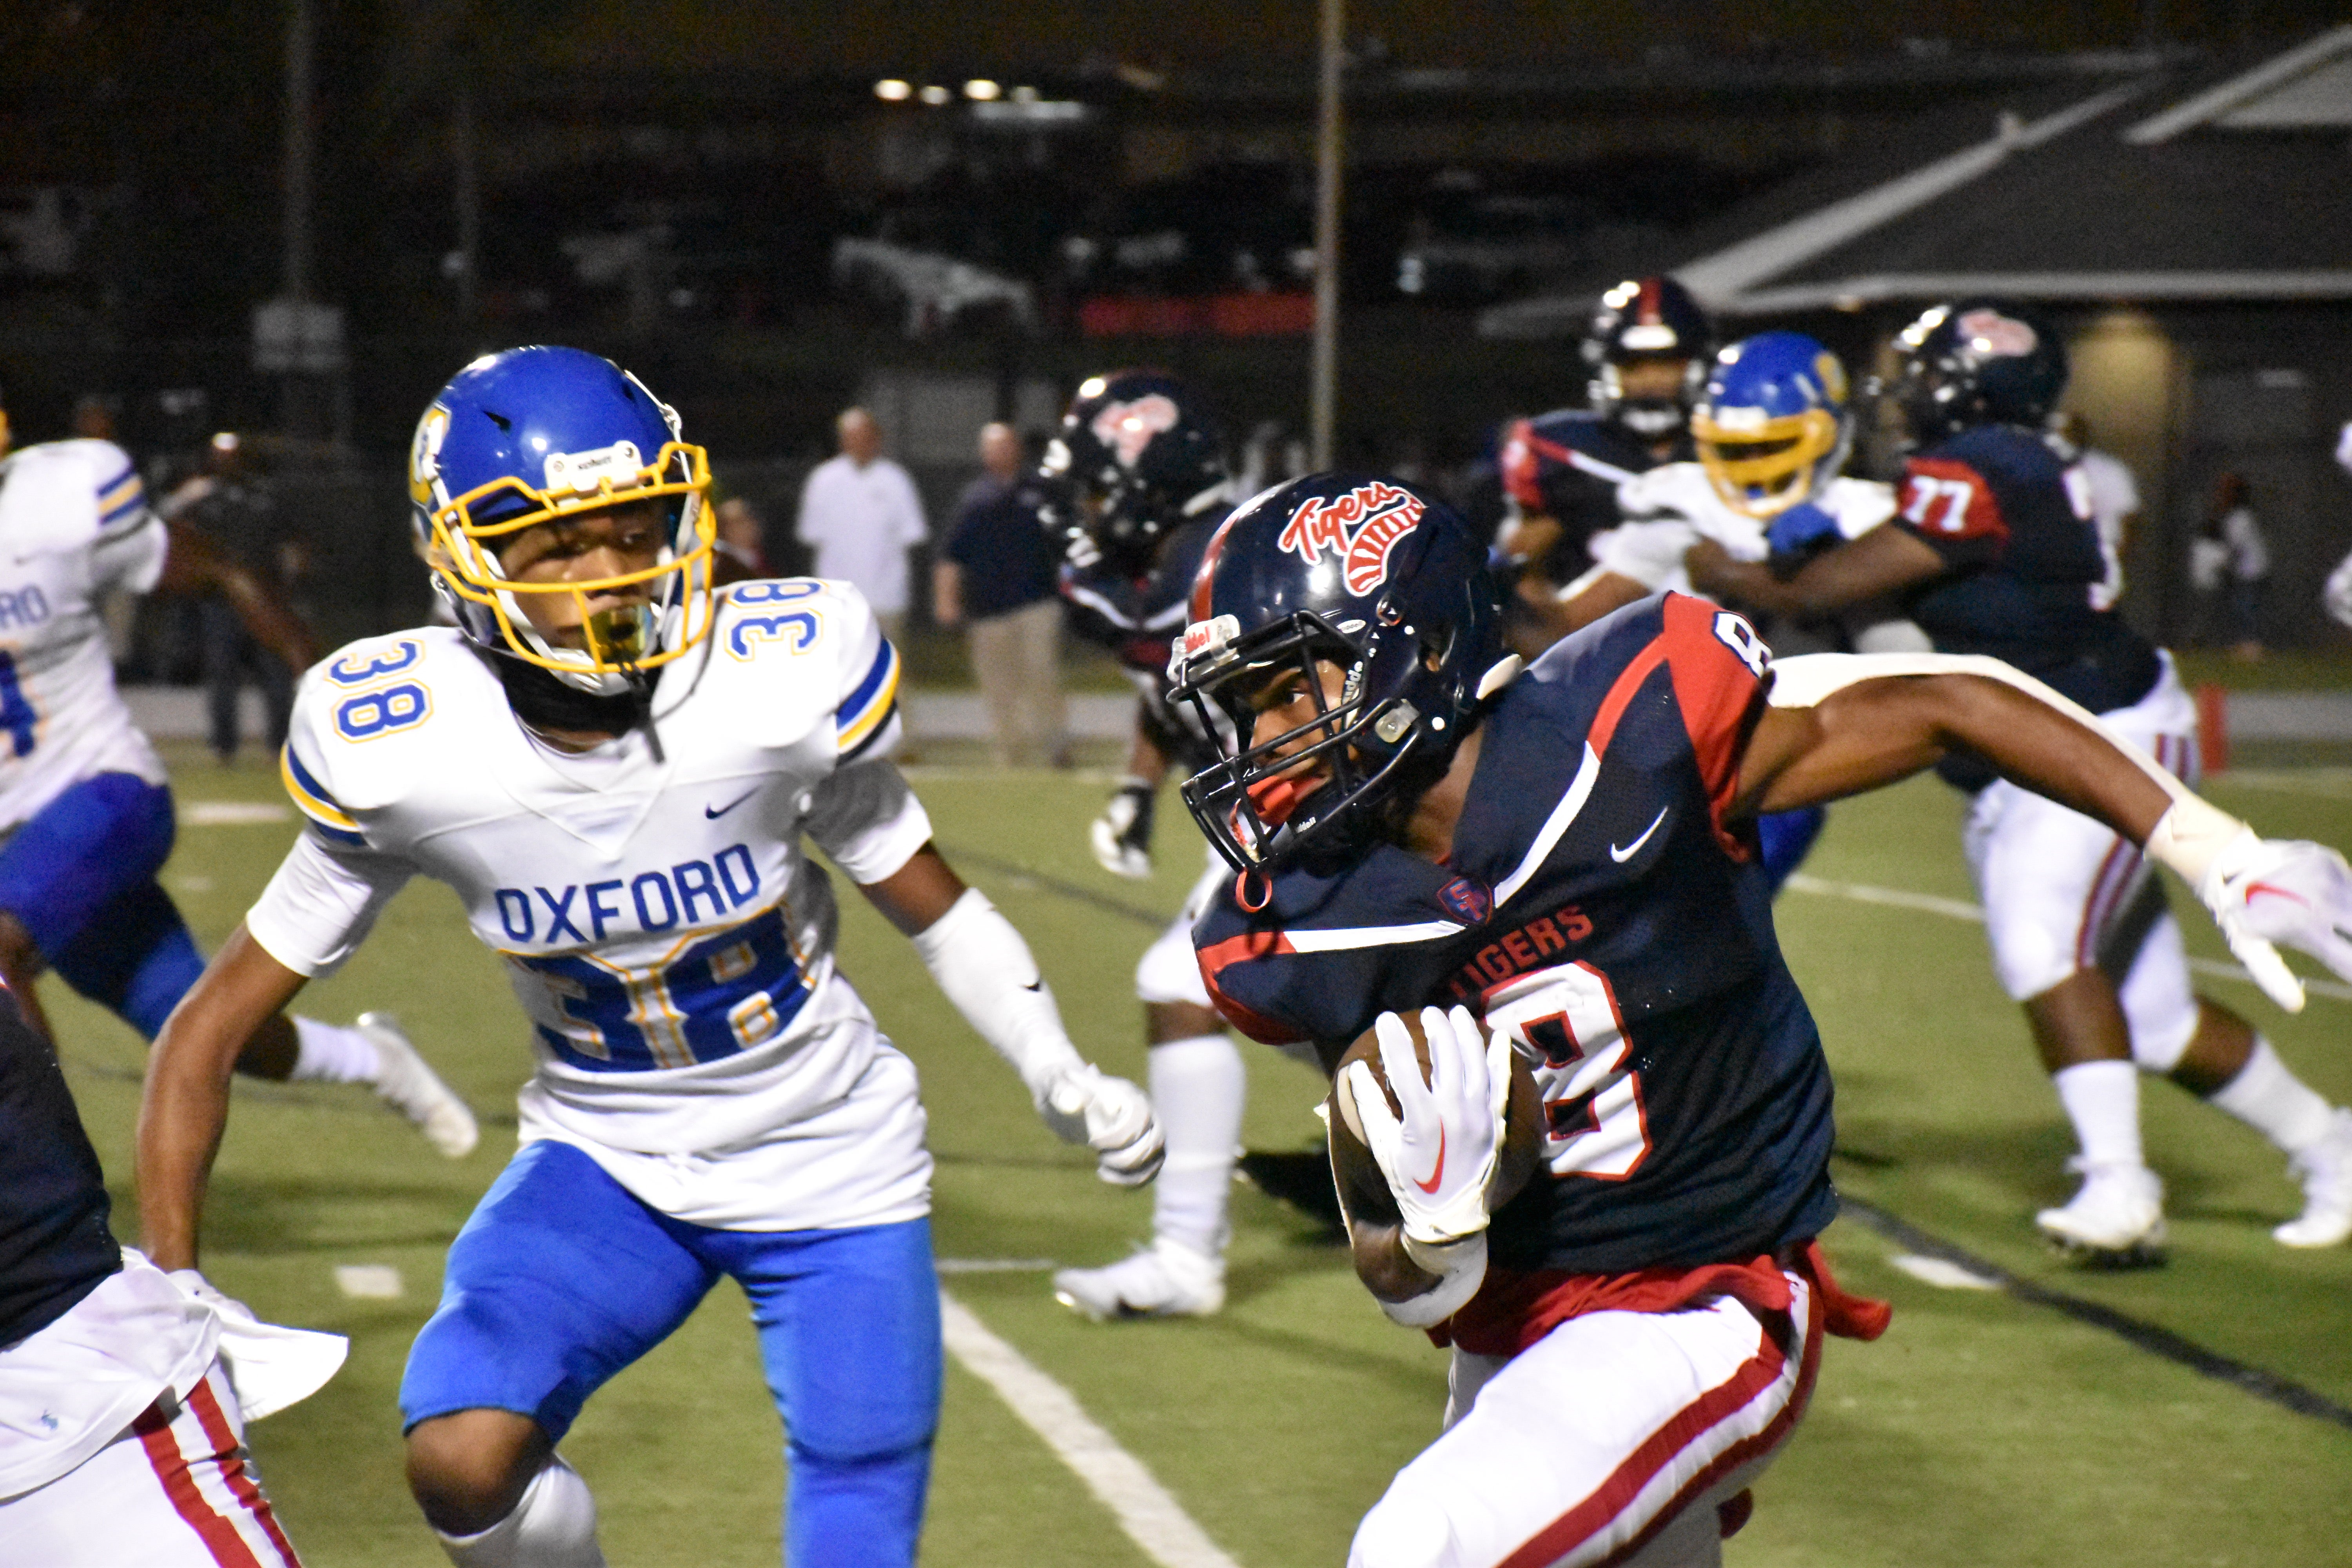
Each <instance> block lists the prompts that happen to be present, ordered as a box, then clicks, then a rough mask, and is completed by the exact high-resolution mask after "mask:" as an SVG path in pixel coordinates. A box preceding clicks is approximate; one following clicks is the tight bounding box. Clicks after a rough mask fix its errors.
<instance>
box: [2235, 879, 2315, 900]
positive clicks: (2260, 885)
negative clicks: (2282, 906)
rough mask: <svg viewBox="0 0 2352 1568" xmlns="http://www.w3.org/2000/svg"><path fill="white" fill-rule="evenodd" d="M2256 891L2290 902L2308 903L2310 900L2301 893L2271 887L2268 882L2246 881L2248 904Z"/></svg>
mask: <svg viewBox="0 0 2352 1568" xmlns="http://www.w3.org/2000/svg"><path fill="white" fill-rule="evenodd" d="M2256 893H2268V894H2269V895H2270V896H2271V897H2272V898H2273V899H2285V900H2290V901H2291V902H2294V903H2298V904H2309V903H2310V902H2311V900H2309V899H2306V898H2305V897H2304V896H2303V895H2302V894H2301V893H2291V892H2289V891H2287V890H2286V889H2284V888H2273V887H2272V886H2271V885H2270V884H2269V883H2268V882H2251V883H2248V884H2247V886H2246V902H2248V903H2250V904H2251V903H2252V902H2253V901H2254V895H2255V894H2256Z"/></svg>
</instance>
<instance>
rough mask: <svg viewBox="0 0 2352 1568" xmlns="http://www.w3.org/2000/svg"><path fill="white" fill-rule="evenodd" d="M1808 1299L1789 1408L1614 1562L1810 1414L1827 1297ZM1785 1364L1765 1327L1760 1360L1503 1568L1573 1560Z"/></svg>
mask: <svg viewBox="0 0 2352 1568" xmlns="http://www.w3.org/2000/svg"><path fill="white" fill-rule="evenodd" d="M1805 1296H1806V1308H1805V1319H1806V1329H1805V1331H1804V1337H1803V1340H1802V1345H1803V1350H1802V1355H1803V1360H1802V1361H1801V1363H1799V1370H1798V1374H1797V1386H1796V1388H1795V1389H1794V1390H1792V1391H1791V1392H1790V1398H1789V1403H1788V1404H1787V1405H1784V1406H1782V1407H1781V1409H1780V1414H1778V1415H1775V1416H1773V1418H1772V1420H1771V1421H1770V1422H1769V1424H1768V1425H1767V1426H1765V1428H1764V1430H1762V1431H1761V1432H1759V1433H1757V1434H1756V1435H1755V1436H1752V1437H1748V1438H1744V1439H1742V1440H1741V1441H1739V1442H1738V1443H1735V1444H1733V1445H1732V1446H1731V1447H1730V1448H1729V1449H1727V1450H1726V1451H1725V1452H1724V1453H1723V1454H1722V1455H1720V1456H1718V1457H1717V1458H1716V1459H1715V1460H1714V1461H1713V1462H1712V1463H1710V1464H1708V1465H1707V1466H1706V1468H1705V1469H1703V1470H1701V1471H1700V1472H1699V1473H1698V1475H1696V1477H1694V1478H1692V1479H1691V1480H1690V1481H1689V1482H1688V1483H1686V1484H1685V1486H1684V1487H1683V1488H1682V1489H1681V1490H1679V1491H1678V1492H1676V1493H1675V1498H1674V1500H1672V1501H1671V1502H1669V1503H1668V1504H1667V1505H1666V1506H1665V1507H1664V1508H1662V1509H1660V1510H1658V1513H1657V1517H1656V1518H1654V1519H1653V1520H1652V1521H1650V1523H1649V1524H1648V1526H1647V1527H1645V1528H1644V1529H1643V1531H1642V1532H1641V1533H1640V1534H1639V1535H1637V1536H1635V1537H1634V1538H1633V1540H1632V1541H1630V1542H1626V1544H1625V1545H1624V1546H1623V1547H1622V1548H1620V1549H1619V1550H1618V1551H1617V1552H1613V1553H1612V1554H1611V1555H1610V1557H1609V1558H1608V1560H1607V1561H1608V1562H1609V1563H1622V1562H1623V1561H1624V1560H1625V1559H1626V1558H1628V1557H1630V1556H1632V1555H1633V1554H1634V1553H1635V1552H1639V1551H1640V1550H1641V1549H1642V1548H1643V1546H1645V1545H1647V1544H1648V1543H1649V1542H1650V1540H1651V1539H1652V1538H1653V1537H1654V1536H1655V1535H1656V1534H1657V1532H1658V1531H1661V1530H1663V1529H1664V1528H1665V1526H1666V1524H1667V1522H1668V1521H1671V1520H1672V1519H1673V1518H1674V1517H1675V1513H1676V1512H1678V1511H1679V1510H1681V1508H1682V1507H1683V1505H1684V1504H1685V1503H1687V1502H1688V1501H1689V1500H1691V1499H1692V1498H1694V1497H1696V1496H1697V1495H1699V1493H1700V1492H1702V1491H1704V1490H1705V1489H1706V1488H1708V1487H1710V1486H1712V1485H1714V1484H1715V1483H1716V1482H1717V1480H1719V1479H1722V1478H1723V1477H1724V1476H1726V1475H1728V1474H1730V1473H1731V1471H1732V1470H1734V1469H1736V1468H1738V1467H1739V1466H1741V1465H1743V1464H1746V1463H1747V1462H1748V1460H1749V1459H1751V1458H1755V1457H1756V1456H1757V1455H1759V1454H1761V1453H1766V1452H1769V1450H1770V1448H1771V1447H1772V1446H1773V1445H1774V1444H1776V1443H1778V1442H1780V1440H1781V1438H1782V1437H1784V1436H1786V1435H1787V1433H1788V1431H1789V1428H1790V1426H1794V1425H1795V1423H1796V1420H1797V1417H1798V1416H1799V1415H1801V1414H1802V1412H1803V1410H1804V1406H1805V1399H1806V1396H1807V1394H1809V1393H1810V1392H1811V1385H1812V1378H1813V1373H1814V1370H1815V1368H1816V1366H1817V1365H1818V1364H1819V1358H1820V1340H1821V1336H1820V1327H1821V1312H1822V1307H1821V1292H1820V1290H1819V1289H1817V1288H1815V1287H1812V1286H1810V1285H1809V1286H1808V1287H1807V1288H1806V1292H1805ZM1765 1316H1766V1317H1767V1318H1768V1319H1769V1318H1773V1317H1779V1316H1780V1314H1778V1313H1767V1314H1765ZM1787 1364H1788V1354H1787V1352H1785V1351H1783V1350H1782V1349H1781V1347H1780V1345H1779V1344H1777V1343H1775V1342H1773V1339H1772V1334H1771V1331H1770V1329H1769V1327H1768V1328H1766V1329H1765V1330H1764V1331H1762V1333H1761V1334H1760V1335H1759V1343H1758V1345H1757V1350H1756V1354H1755V1355H1754V1356H1753V1357H1751V1358H1750V1359H1749V1360H1748V1362H1747V1363H1744V1364H1743V1365H1742V1366H1741V1367H1740V1369H1739V1371H1738V1372H1737V1373H1734V1374H1732V1376H1731V1377H1730V1378H1729V1379H1728V1380H1727V1381H1726V1382H1724V1383H1722V1384H1718V1385H1717V1386H1716V1387H1714V1388H1711V1389H1709V1390H1707V1392H1706V1393H1705V1394H1701V1395H1699V1397H1698V1398H1697V1399H1696V1401H1694V1402H1693V1403H1692V1404H1689V1405H1685V1406H1684V1407H1683V1408H1682V1409H1681V1410H1680V1411H1677V1412H1676V1413H1675V1415H1674V1416H1673V1418H1672V1419H1670V1420H1668V1421H1667V1422H1666V1423H1665V1424H1664V1426H1660V1427H1659V1428H1658V1429H1657V1430H1656V1431H1655V1432H1654V1433H1652V1434H1651V1435H1650V1436H1649V1438H1648V1439H1647V1440H1646V1441H1644V1442H1643V1444H1642V1446H1641V1447H1638V1448H1636V1449H1634V1450H1633V1454H1632V1455H1631V1457H1629V1458H1627V1459H1626V1460H1625V1462H1624V1463H1623V1464H1622V1465H1620V1466H1618V1467H1617V1468H1616V1470H1615V1471H1614V1472H1612V1474H1611V1476H1610V1477H1609V1479H1607V1480H1605V1481H1603V1482H1602V1483H1601V1486H1600V1487H1599V1489H1596V1490H1595V1491H1593V1492H1592V1494H1591V1496H1589V1497H1587V1498H1586V1499H1585V1500H1583V1501H1582V1502H1580V1503H1578V1504H1577V1505H1576V1506H1575V1507H1574V1508H1572V1509H1570V1510H1568V1511H1567V1512H1566V1513H1564V1514H1562V1515H1560V1516H1559V1518H1558V1519H1556V1520H1554V1521H1552V1522H1551V1523H1550V1524H1549V1525H1547V1526H1545V1527H1544V1528H1543V1529H1542V1530H1540V1531H1537V1533H1536V1534H1534V1535H1533V1536H1531V1537H1529V1538H1528V1541H1527V1542H1525V1543H1524V1544H1522V1545H1521V1546H1520V1547H1519V1549H1518V1550H1517V1551H1516V1552H1512V1553H1511V1554H1510V1555H1509V1556H1508V1557H1506V1558H1504V1559H1503V1561H1502V1562H1501V1563H1499V1564H1497V1568H1545V1564H1547V1563H1554V1562H1557V1561H1558V1560H1559V1559H1560V1558H1562V1557H1565V1556H1567V1555H1568V1554H1569V1553H1570V1552H1572V1551H1574V1550H1575V1549H1576V1548H1577V1547H1578V1546H1579V1545H1580V1544H1581V1543H1582V1542H1585V1541H1587V1540H1589V1539H1591V1537H1592V1536H1593V1535H1594V1534H1596V1533H1598V1532H1599V1531H1601V1529H1602V1528H1603V1527H1605V1526H1606V1525H1607V1524H1608V1523H1609V1521H1611V1520H1613V1519H1615V1518H1616V1517H1617V1516H1618V1515H1619V1514H1621V1513H1622V1512H1624V1511H1625V1510H1626V1509H1628V1508H1629V1507H1631V1506H1632V1505H1633V1500H1634V1499H1635V1498H1637V1497H1639V1496H1640V1495H1641V1494H1642V1490H1643V1488H1645V1487H1647V1486H1648V1485H1649V1484H1650V1482H1651V1481H1652V1480H1654V1479H1656V1477H1657V1475H1658V1472H1659V1471H1661V1470H1663V1469H1664V1468H1666V1466H1667V1465H1668V1464H1670V1463H1671V1462H1673V1460H1674V1458H1675V1456H1676V1455H1677V1454H1680V1453H1681V1452H1682V1451H1683V1450H1684V1449H1685V1448H1687V1447H1690V1446H1691V1445H1692V1444H1693V1443H1695V1442H1696V1441H1697V1440H1698V1439H1699V1438H1700V1437H1702V1436H1705V1435H1706V1433H1707V1432H1709V1431H1711V1430H1713V1429H1714V1428H1715V1427H1716V1426H1717V1425H1719V1424H1720V1423H1722V1422H1723V1421H1725V1420H1727V1419H1728V1418H1729V1417H1730V1416H1732V1415H1736V1414H1738V1412H1739V1411H1741V1410H1743V1409H1745V1408H1746V1407H1747V1406H1748V1404H1749V1403H1750V1402H1751V1401H1753V1400H1754V1399H1755V1397H1756V1396H1757V1395H1758V1394H1761V1393H1762V1392H1764V1390H1766V1389H1768V1388H1769V1387H1771V1386H1772V1384H1774V1383H1776V1382H1777V1381H1779V1379H1780V1370H1781V1368H1782V1367H1784V1366H1786V1365H1787ZM1604 1568H1605V1565H1604Z"/></svg>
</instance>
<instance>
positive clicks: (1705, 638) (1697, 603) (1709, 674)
mask: <svg viewBox="0 0 2352 1568" xmlns="http://www.w3.org/2000/svg"><path fill="white" fill-rule="evenodd" d="M1726 614H1727V612H1726V611H1724V610H1721V609H1719V608H1717V606H1716V605H1712V604H1710V603H1709V602H1707V601H1706V600H1705V599H1694V598H1690V597H1688V596H1686V595H1681V594H1669V595H1666V604H1665V623H1666V625H1665V630H1664V632H1662V633H1660V634H1659V637H1658V641H1659V642H1660V643H1662V644H1664V647H1665V648H1666V657H1667V659H1668V660H1669V662H1671V664H1672V665H1673V667H1674V672H1675V707H1677V708H1679V709H1681V710H1682V715H1683V728H1684V729H1685V731H1687V732H1688V733H1689V735H1690V743H1691V752H1692V754H1693V755H1694V756H1695V757H1696V758H1697V760H1698V774H1699V778H1700V779H1701V780H1702V781H1703V782H1704V783H1705V784H1706V798H1707V805H1708V808H1709V810H1710V812H1711V813H1712V815H1713V817H1714V823H1715V832H1716V837H1718V838H1720V839H1721V840H1722V841H1723V846H1724V847H1725V848H1726V849H1727V850H1728V851H1730V853H1731V857H1732V858H1733V859H1735V860H1744V859H1746V858H1748V850H1747V847H1746V846H1745V845H1743V844H1741V843H1740V842H1739V840H1738V839H1737V838H1735V837H1732V836H1731V835H1729V834H1727V833H1726V832H1724V830H1723V818H1724V814H1725V813H1726V812H1727V811H1729V810H1730V809H1731V799H1732V796H1733V795H1735V794H1737V793H1738V788H1739V759H1740V755H1741V753H1742V752H1744V751H1745V750H1746V748H1747V745H1748V731H1749V729H1750V727H1751V726H1752V724H1753V722H1754V715H1755V712H1756V710H1757V706H1758V704H1759V703H1760V702H1761V701H1762V700H1763V696H1764V681H1763V678H1762V676H1760V675H1759V673H1758V672H1757V671H1756V669H1755V668H1753V667H1751V666H1750V665H1749V664H1748V660H1747V658H1743V657H1742V656H1741V655H1740V653H1739V651H1738V649H1737V648H1734V647H1732V646H1731V643H1730V642H1729V640H1727V635H1726V633H1725V632H1724V631H1722V630H1720V629H1718V623H1720V622H1721V621H1722V619H1723V617H1724V616H1725V615H1726ZM1731 626H1732V630H1733V633H1734V634H1735V635H1744V636H1746V637H1748V640H1749V642H1750V644H1751V645H1752V646H1753V647H1759V648H1760V647H1762V646H1763V644H1762V643H1761V642H1759V641H1756V640H1755V633H1754V631H1753V630H1752V629H1751V628H1749V627H1748V626H1747V624H1746V623H1745V622H1742V621H1737V620H1735V621H1734V622H1732V623H1731Z"/></svg>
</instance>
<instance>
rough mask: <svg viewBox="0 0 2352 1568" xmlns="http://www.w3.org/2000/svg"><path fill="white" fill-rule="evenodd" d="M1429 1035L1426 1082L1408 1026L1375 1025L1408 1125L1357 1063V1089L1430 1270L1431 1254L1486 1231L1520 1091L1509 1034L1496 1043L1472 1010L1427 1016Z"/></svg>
mask: <svg viewBox="0 0 2352 1568" xmlns="http://www.w3.org/2000/svg"><path fill="white" fill-rule="evenodd" d="M1421 1028H1422V1035H1423V1037H1424V1038H1425V1039H1426V1040H1427V1041H1428V1042H1429V1081H1428V1082H1426V1083H1423V1081H1422V1077H1421V1063H1420V1061H1419V1060H1418V1059H1417V1058H1415V1056H1414V1054H1413V1048H1412V1036H1411V1035H1409V1034H1407V1033H1406V1031H1405V1026H1404V1020H1403V1019H1402V1018H1400V1017H1398V1016H1396V1015H1395V1014H1394V1013H1383V1014H1381V1016H1380V1018H1379V1020H1378V1021H1377V1022H1375V1023H1374V1024H1373V1026H1372V1033H1373V1035H1374V1036H1375V1037H1377V1038H1378V1040H1379V1042H1380V1050H1381V1071H1382V1072H1383V1073H1385V1074H1386V1075H1387V1077H1388V1080H1389V1087H1390V1089H1391V1091H1392V1092H1393V1093H1394V1094H1395V1095H1396V1100H1397V1104H1398V1105H1399V1106H1400V1107H1402V1109H1403V1111H1404V1115H1403V1117H1402V1120H1400V1119H1399V1118H1398V1117H1397V1116H1396V1115H1395V1113H1394V1112H1392V1111H1391V1110H1389V1101H1388V1096H1387V1095H1384V1094H1382V1093H1381V1086H1380V1083H1379V1080H1378V1079H1375V1078H1374V1077H1373V1076H1372V1069H1371V1068H1370V1066H1369V1065H1367V1064H1365V1063H1363V1062H1351V1063H1349V1067H1348V1089H1349V1094H1350V1095H1351V1096H1352V1097H1353V1098H1354V1100H1355V1102H1356V1114H1357V1117H1358V1118H1359V1120H1360V1121H1362V1123H1363V1128H1364V1142H1365V1143H1366V1144H1367V1145H1369V1146H1370V1149H1371V1152H1372V1158H1373V1159H1374V1160H1375V1161H1376V1162H1378V1163H1379V1164H1380V1167H1381V1175H1383V1176H1385V1177H1387V1178H1388V1184H1389V1191H1390V1192H1391V1194H1393V1195H1394V1196H1395V1198H1396V1205H1397V1213H1398V1215H1399V1216H1400V1217H1401V1218H1402V1220H1403V1222H1404V1223H1403V1231H1404V1243H1405V1251H1406V1254H1407V1255H1408V1256H1410V1257H1412V1258H1413V1261H1414V1262H1416V1263H1419V1264H1421V1265H1422V1267H1423V1268H1429V1267H1430V1264H1429V1263H1428V1262H1427V1261H1424V1258H1426V1257H1427V1256H1428V1253H1427V1252H1426V1251H1424V1250H1421V1249H1443V1248H1445V1247H1450V1246H1452V1245H1453V1244H1454V1243H1456V1242H1460V1241H1462V1240H1465V1238H1467V1237H1474V1236H1478V1235H1480V1234H1482V1233H1483V1232H1484V1231H1485V1230H1486V1221H1487V1219H1488V1218H1489V1217H1490V1216H1489V1215H1488V1213H1487V1210H1486V1187H1487V1184H1488V1183H1489V1182H1490V1181H1491V1180H1492V1178H1493V1176H1494V1173H1495V1161H1496V1151H1497V1149H1499V1148H1500V1146H1501V1144H1502V1141H1503V1115H1504V1110H1505V1107H1506V1105H1507V1101H1508V1100H1509V1098H1510V1092H1511V1046H1510V1041H1509V1040H1508V1039H1507V1037H1504V1036H1503V1035H1501V1034H1499V1033H1498V1034H1496V1036H1495V1037H1494V1038H1493V1039H1492V1040H1489V1039H1488V1038H1487V1037H1486V1033H1485V1032H1484V1031H1483V1030H1481V1029H1480V1028H1479V1027H1478V1024H1477V1021H1476V1020H1475V1019H1474V1018H1472V1017H1471V1016H1470V1011H1469V1009H1468V1008H1466V1007H1456V1008H1454V1011H1453V1013H1452V1014H1451V1015H1448V1014H1445V1013H1441V1012H1439V1011H1438V1010H1437V1009H1436V1008H1434V1007H1424V1008H1423V1009H1422V1012H1421Z"/></svg>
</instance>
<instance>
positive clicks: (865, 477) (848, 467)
mask: <svg viewBox="0 0 2352 1568" xmlns="http://www.w3.org/2000/svg"><path fill="white" fill-rule="evenodd" d="M836 429H837V430H838V432H839V435H840V437H841V455H840V456H839V457H837V458H827V459H826V460H825V461H824V462H822V463H819V464H818V465H817V466H816V467H815V468H814V469H813V470H811V472H810V474H809V477H808V483H807V484H805V485H803V487H802V488H801V515H800V521H799V524H798V525H797V526H796V527H795V528H794V529H793V533H794V535H795V536H796V537H798V538H799V540H800V542H802V543H803V544H805V545H808V546H809V547H810V548H811V549H813V550H814V551H815V552H816V574H817V575H818V576H820V577H838V578H845V579H846V580H847V581H849V582H851V583H854V584H856V585H857V588H858V591H859V592H861V593H863V594H864V595H866V602H867V603H868V604H870V605H873V606H874V614H875V616H876V618H877V619H878V620H879V621H880V622H881V623H882V631H883V635H884V636H886V637H889V638H890V640H891V641H893V642H896V641H898V637H899V634H900V633H901V632H903V631H904V630H905V629H906V623H907V552H908V550H910V549H912V548H913V547H914V546H916V545H918V544H920V543H921V542H923V541H924V540H926V539H929V537H930V530H929V528H927V527H926V526H925V525H924V522H923V503H922V500H921V498H919V496H917V495H916V493H915V481H914V480H913V479H909V478H908V476H907V470H906V469H904V468H900V467H899V466H898V464H896V463H894V462H892V461H891V460H890V459H889V458H886V457H884V456H882V427H881V426H879V425H877V424H876V423H875V422H874V416H872V415H871V414H868V413H867V412H866V410H865V409H863V408H852V409H849V410H847V411H846V412H845V413H844V414H843V415H842V416H841V418H840V419H839V420H838V421H836Z"/></svg>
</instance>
